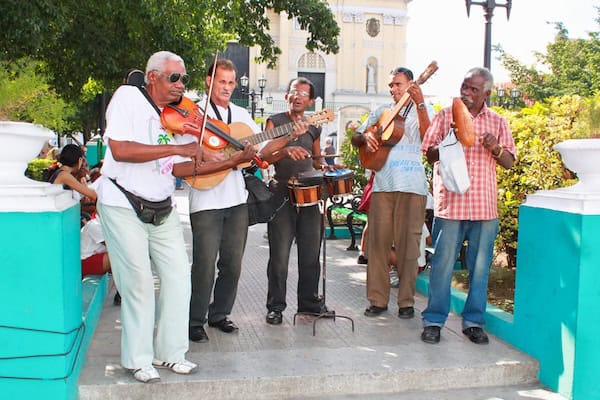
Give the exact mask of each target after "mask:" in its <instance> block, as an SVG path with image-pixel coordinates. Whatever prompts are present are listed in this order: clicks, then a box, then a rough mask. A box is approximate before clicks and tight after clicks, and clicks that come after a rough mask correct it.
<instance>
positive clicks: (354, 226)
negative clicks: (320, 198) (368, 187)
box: [327, 194, 367, 250]
mask: <svg viewBox="0 0 600 400" xmlns="http://www.w3.org/2000/svg"><path fill="white" fill-rule="evenodd" d="M361 196H362V194H354V195H352V194H351V195H340V196H333V197H331V198H330V201H331V204H330V205H329V206H328V207H327V222H328V224H329V236H328V237H327V239H337V237H336V236H335V227H336V226H346V227H348V231H349V233H350V239H351V242H350V246H348V248H346V250H358V247H357V246H356V235H357V233H359V234H360V233H362V230H363V229H364V227H365V225H366V223H367V214H366V213H363V212H361V211H358V206H359V204H360V200H361ZM334 212H335V213H336V214H341V215H342V216H345V217H346V218H345V223H344V224H340V223H335V222H334V218H333V213H334Z"/></svg>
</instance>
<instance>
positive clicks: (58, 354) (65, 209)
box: [0, 182, 84, 399]
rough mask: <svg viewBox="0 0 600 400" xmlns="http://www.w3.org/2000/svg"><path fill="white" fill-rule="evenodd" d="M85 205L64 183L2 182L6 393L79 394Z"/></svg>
mask: <svg viewBox="0 0 600 400" xmlns="http://www.w3.org/2000/svg"><path fill="white" fill-rule="evenodd" d="M79 213H80V211H79V204H78V203H76V202H75V201H74V200H73V199H72V198H71V193H70V192H67V191H64V190H62V188H61V187H60V186H56V185H50V184H42V183H39V182H31V183H30V184H21V185H12V186H11V185H9V186H1V185H0V227H2V229H0V242H1V243H2V251H0V268H1V271H2V279H1V280H0V287H1V289H0V304H2V312H1V313H0V343H1V345H0V393H1V394H2V395H1V396H0V397H2V398H7V399H9V398H10V399H38V398H46V399H75V398H76V397H77V385H76V384H77V382H76V379H73V378H71V373H72V371H73V366H74V365H75V364H74V363H75V361H76V360H77V354H78V351H79V349H80V346H81V342H82V337H83V334H84V328H83V326H82V306H81V304H82V297H81V266H80V265H81V264H80V250H79Z"/></svg>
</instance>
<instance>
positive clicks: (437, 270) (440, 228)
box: [421, 217, 498, 328]
mask: <svg viewBox="0 0 600 400" xmlns="http://www.w3.org/2000/svg"><path fill="white" fill-rule="evenodd" d="M497 234H498V220H497V219H493V220H489V221H457V220H449V219H443V218H438V217H436V218H435V219H434V220H433V228H432V238H433V242H434V245H435V254H434V255H433V257H432V258H431V275H430V277H429V301H428V303H427V308H426V309H425V311H423V312H422V313H421V315H422V316H423V326H443V325H444V323H445V322H446V319H447V318H448V313H449V312H450V286H451V283H452V272H453V271H454V263H455V262H456V258H457V256H458V253H459V251H460V248H461V246H462V243H463V241H464V240H467V241H468V246H467V255H466V262H467V269H468V271H469V293H468V295H467V301H466V303H465V308H464V309H463V312H462V317H463V328H469V327H474V326H476V327H483V325H484V324H485V318H484V317H485V307H486V304H487V286H488V275H489V271H490V266H491V264H492V259H493V256H494V241H495V240H496V235H497Z"/></svg>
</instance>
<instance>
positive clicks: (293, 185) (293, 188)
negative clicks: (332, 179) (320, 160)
mask: <svg viewBox="0 0 600 400" xmlns="http://www.w3.org/2000/svg"><path fill="white" fill-rule="evenodd" d="M322 184H323V175H322V174H321V173H317V174H314V173H311V174H305V175H303V176H298V177H292V178H291V179H290V180H289V181H288V190H289V194H290V202H291V203H292V204H293V205H295V206H296V207H309V206H314V205H315V204H317V203H318V202H319V200H321V198H322V194H321V185H322Z"/></svg>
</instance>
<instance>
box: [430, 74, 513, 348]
mask: <svg viewBox="0 0 600 400" xmlns="http://www.w3.org/2000/svg"><path fill="white" fill-rule="evenodd" d="M493 85H494V82H493V77H492V75H491V73H490V72H489V71H488V70H487V69H485V68H473V69H471V70H469V71H468V72H467V74H466V75H465V78H464V80H463V83H462V85H461V88H460V96H461V100H462V101H463V103H464V104H465V105H466V106H467V108H468V110H469V113H470V116H471V118H472V121H473V130H474V132H475V136H476V138H477V140H476V141H475V144H474V145H473V146H464V145H463V150H464V153H465V158H466V161H467V169H468V173H469V178H470V181H471V185H470V187H469V189H468V190H467V191H466V192H465V193H464V194H458V193H453V192H451V191H449V190H448V189H447V188H446V187H445V186H444V183H443V182H442V178H441V177H440V173H439V162H438V161H439V152H438V145H439V144H440V142H441V141H442V140H443V139H444V137H445V136H446V135H447V134H448V132H449V130H450V127H451V123H452V108H451V107H448V108H445V109H443V110H442V111H440V112H439V113H438V114H437V115H436V116H435V117H434V119H433V121H432V122H431V125H430V127H429V129H428V130H427V133H426V134H425V137H424V139H423V145H422V150H423V152H424V153H425V154H426V155H427V160H428V161H429V163H430V164H432V165H433V166H434V169H433V196H434V215H435V218H434V222H433V228H432V238H433V243H434V245H435V254H434V255H433V257H432V259H431V275H430V283H429V300H428V304H427V308H426V309H425V310H424V311H423V312H422V317H423V326H424V329H423V333H422V334H421V340H423V341H424V342H426V343H438V342H439V341H440V330H441V327H442V326H443V325H444V323H445V322H446V319H447V317H448V313H449V311H450V285H451V280H452V271H453V269H454V263H455V260H456V257H457V255H458V252H459V250H460V248H461V247H462V245H463V241H464V240H467V241H468V247H467V256H466V264H467V269H468V271H469V293H468V296H467V301H466V303H465V307H464V310H463V313H462V318H463V323H462V327H463V333H464V334H465V335H466V336H467V337H468V338H469V339H470V340H471V341H472V342H474V343H477V344H487V343H488V341H489V340H488V337H487V334H486V333H485V332H484V331H483V326H484V323H485V320H484V315H485V308H486V303H487V284H488V274H489V269H490V265H491V263H492V258H493V254H494V241H495V239H496V235H497V234H498V210H497V201H498V198H497V196H498V191H497V185H496V165H500V166H502V167H503V168H507V169H508V168H512V166H513V164H514V161H515V156H516V148H515V143H514V140H513V137H512V135H511V133H510V130H509V128H508V124H507V123H506V121H505V120H504V118H502V117H501V116H500V115H498V114H497V113H495V112H494V111H492V110H490V109H489V108H488V107H487V106H486V104H485V99H486V98H487V97H488V96H489V95H490V93H491V90H492V87H493Z"/></svg>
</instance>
